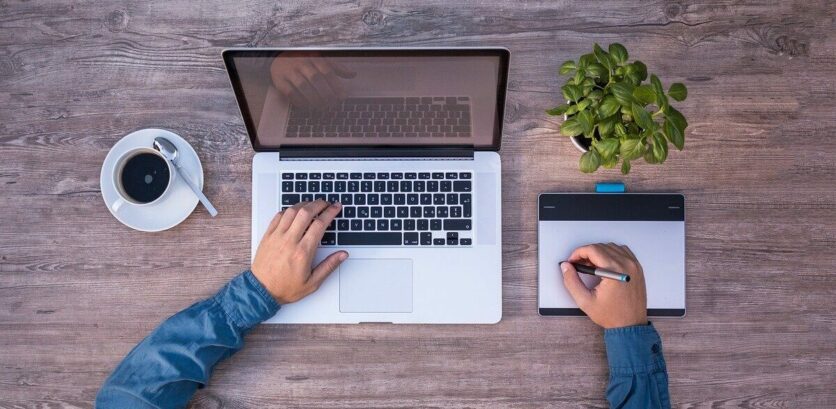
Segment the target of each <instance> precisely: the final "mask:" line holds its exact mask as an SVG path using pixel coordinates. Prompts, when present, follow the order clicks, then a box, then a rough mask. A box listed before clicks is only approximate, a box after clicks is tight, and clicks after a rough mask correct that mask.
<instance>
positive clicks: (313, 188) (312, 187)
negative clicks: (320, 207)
mask: <svg viewBox="0 0 836 409" xmlns="http://www.w3.org/2000/svg"><path fill="white" fill-rule="evenodd" d="M308 192H311V193H317V192H319V182H316V181H311V182H308Z"/></svg>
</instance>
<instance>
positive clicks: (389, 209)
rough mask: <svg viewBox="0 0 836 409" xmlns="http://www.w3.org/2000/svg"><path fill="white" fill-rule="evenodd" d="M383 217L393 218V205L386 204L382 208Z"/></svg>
mask: <svg viewBox="0 0 836 409" xmlns="http://www.w3.org/2000/svg"><path fill="white" fill-rule="evenodd" d="M383 217H386V218H389V219H391V218H394V217H395V206H386V207H384V208H383Z"/></svg>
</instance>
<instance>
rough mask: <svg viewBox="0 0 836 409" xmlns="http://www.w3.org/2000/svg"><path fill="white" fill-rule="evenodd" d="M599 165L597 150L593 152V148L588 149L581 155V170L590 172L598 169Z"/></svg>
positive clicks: (599, 159) (599, 158)
mask: <svg viewBox="0 0 836 409" xmlns="http://www.w3.org/2000/svg"><path fill="white" fill-rule="evenodd" d="M599 166H601V157H600V156H598V152H595V150H590V151H588V152H585V153H584V154H583V155H581V162H580V168H581V172H583V173H592V172H595V171H596V170H598V167H599Z"/></svg>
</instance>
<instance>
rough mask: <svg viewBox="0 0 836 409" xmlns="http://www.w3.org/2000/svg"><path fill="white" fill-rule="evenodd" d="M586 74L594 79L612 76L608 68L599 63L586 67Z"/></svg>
mask: <svg viewBox="0 0 836 409" xmlns="http://www.w3.org/2000/svg"><path fill="white" fill-rule="evenodd" d="M586 73H587V74H589V76H590V77H594V78H603V77H607V76H609V74H610V72H609V70H607V67H604V66H603V65H601V64H599V63H597V62H596V63H592V64H589V67H586Z"/></svg>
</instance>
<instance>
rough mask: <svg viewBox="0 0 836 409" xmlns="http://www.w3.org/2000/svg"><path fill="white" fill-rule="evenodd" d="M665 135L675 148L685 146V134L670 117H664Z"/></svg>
mask: <svg viewBox="0 0 836 409" xmlns="http://www.w3.org/2000/svg"><path fill="white" fill-rule="evenodd" d="M665 136H667V137H668V139H669V140H670V141H671V143H673V146H676V149H679V150H682V148H684V147H685V135H684V134H683V133H682V131H680V130H679V128H677V127H676V125H674V124H673V122H672V121H671V120H670V119H665Z"/></svg>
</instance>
